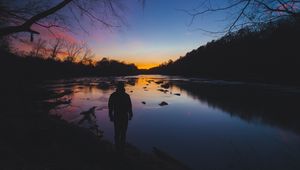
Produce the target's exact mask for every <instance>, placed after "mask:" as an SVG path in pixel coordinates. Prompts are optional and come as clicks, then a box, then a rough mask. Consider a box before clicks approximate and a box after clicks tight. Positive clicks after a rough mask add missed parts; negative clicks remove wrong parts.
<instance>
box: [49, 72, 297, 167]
mask: <svg viewBox="0 0 300 170" xmlns="http://www.w3.org/2000/svg"><path fill="white" fill-rule="evenodd" d="M118 81H124V82H126V87H125V88H126V92H127V93H128V94H129V95H130V97H131V100H132V104H133V114H134V116H133V119H132V120H131V121H130V122H129V126H128V131H127V141H128V142H129V143H131V144H133V145H135V146H136V147H138V148H139V149H141V150H143V151H145V152H151V151H152V148H153V147H157V148H159V149H161V150H162V151H164V152H166V153H168V154H170V155H172V156H173V157H174V158H176V159H178V160H180V161H182V162H183V163H185V164H186V165H188V166H189V167H191V168H192V169H196V170H198V169H231V170H232V169H243V170H246V169H249V170H255V169H278V170H279V169H280V170H281V169H295V170H298V169H300V108H299V105H300V88H299V87H282V86H275V85H265V84H249V83H242V82H226V81H216V80H205V79H199V78H184V77H174V76H173V77H172V76H162V75H139V76H127V77H106V78H81V79H71V80H61V81H54V82H49V83H48V84H47V85H46V86H47V88H49V89H52V90H54V91H57V92H66V91H69V92H70V93H69V94H68V95H67V96H64V97H63V98H65V100H69V101H70V102H69V103H68V104H64V105H59V106H58V107H57V108H55V109H53V110H51V114H56V115H59V116H61V117H62V118H63V119H65V120H67V121H68V122H70V123H74V124H77V125H78V126H83V127H85V128H91V127H93V126H94V125H95V124H96V125H97V126H98V127H99V128H100V129H101V130H103V131H104V134H103V138H105V139H107V140H110V141H112V142H113V135H114V134H113V132H114V131H113V124H112V122H110V121H109V118H108V108H107V102H108V98H109V96H110V94H111V93H112V92H114V90H115V89H114V84H115V83H116V82H118ZM161 102H166V103H167V105H164V106H161V105H159V104H160V103H161ZM92 107H96V108H95V116H96V118H95V119H94V118H93V117H91V119H92V120H91V121H90V120H87V119H84V116H83V115H82V114H80V113H81V112H83V111H87V110H89V109H90V108H92ZM91 129H92V128H91Z"/></svg>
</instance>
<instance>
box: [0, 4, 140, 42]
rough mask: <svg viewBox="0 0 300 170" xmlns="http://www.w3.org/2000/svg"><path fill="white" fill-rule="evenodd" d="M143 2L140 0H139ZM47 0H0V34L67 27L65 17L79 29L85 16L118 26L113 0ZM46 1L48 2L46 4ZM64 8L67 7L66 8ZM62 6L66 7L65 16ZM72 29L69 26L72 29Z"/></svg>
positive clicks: (68, 27)
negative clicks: (35, 28)
mask: <svg viewBox="0 0 300 170" xmlns="http://www.w3.org/2000/svg"><path fill="white" fill-rule="evenodd" d="M139 1H141V2H143V0H139ZM54 3H55V2H51V1H32V0H27V1H25V2H24V1H23V2H22V1H8V0H4V1H1V2H0V23H1V24H0V26H1V27H0V37H1V36H5V35H10V34H14V33H18V32H29V33H31V35H33V34H39V32H37V31H36V30H34V28H33V26H40V27H44V28H47V29H48V30H49V31H51V29H52V28H64V29H68V30H70V23H68V22H67V21H68V19H69V18H72V20H74V21H76V22H77V25H79V26H80V27H81V28H82V29H83V30H85V28H84V27H83V23H82V20H83V19H87V20H89V21H90V22H91V23H92V24H95V23H100V24H101V25H103V26H106V27H118V26H120V25H119V24H118V23H117V22H116V20H114V19H117V20H118V19H119V20H120V19H121V17H120V16H121V15H120V14H119V11H121V10H120V8H122V5H121V4H120V1H116V0H60V2H59V3H57V4H54ZM49 4H50V5H49ZM67 7H68V8H67ZM62 9H68V10H69V13H70V14H71V17H70V16H66V15H65V14H64V13H63V12H61V11H62ZM72 29H73V28H72Z"/></svg>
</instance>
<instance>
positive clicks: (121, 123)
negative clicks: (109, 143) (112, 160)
mask: <svg viewBox="0 0 300 170" xmlns="http://www.w3.org/2000/svg"><path fill="white" fill-rule="evenodd" d="M108 108H109V118H110V121H113V122H114V127H115V145H116V148H117V150H118V151H119V152H123V150H124V146H125V141H126V131H127V126H128V120H131V119H132V115H133V114H132V106H131V100H130V97H129V95H128V94H127V93H126V92H125V88H124V84H123V83H122V82H119V83H118V84H117V88H116V91H115V92H114V93H112V94H111V95H110V97H109V101H108Z"/></svg>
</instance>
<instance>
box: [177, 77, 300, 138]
mask: <svg viewBox="0 0 300 170" xmlns="http://www.w3.org/2000/svg"><path fill="white" fill-rule="evenodd" d="M175 85H176V86H178V87H179V88H181V89H183V90H185V91H186V92H187V93H188V95H191V96H192V97H194V98H197V99H199V100H200V101H202V102H206V103H207V104H208V105H209V106H211V107H215V108H218V109H221V110H223V111H225V112H227V113H229V114H231V115H232V116H238V117H240V118H242V119H244V120H246V121H261V122H263V123H267V124H270V125H273V126H278V127H281V128H286V129H290V130H293V131H295V132H297V133H300V107H299V101H300V92H299V91H296V90H292V89H289V90H288V89H279V88H275V87H273V88H272V87H270V86H260V85H246V84H243V85H241V84H240V85H238V84H212V83H186V82H175Z"/></svg>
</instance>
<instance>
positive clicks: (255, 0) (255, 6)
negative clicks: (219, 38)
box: [181, 0, 300, 33]
mask: <svg viewBox="0 0 300 170" xmlns="http://www.w3.org/2000/svg"><path fill="white" fill-rule="evenodd" d="M216 2H218V1H212V0H204V1H201V4H200V5H199V7H197V8H194V9H192V10H185V9H181V11H184V12H186V13H187V14H189V15H190V16H191V17H192V19H191V24H192V23H193V21H194V20H195V19H196V17H198V16H201V15H205V14H208V13H218V12H222V13H221V14H222V15H224V12H226V13H229V15H227V16H226V18H227V19H228V18H231V19H230V21H229V24H228V26H227V27H226V28H225V29H224V30H223V31H216V32H217V33H222V32H223V33H224V32H231V31H233V30H238V29H240V28H243V27H246V26H253V25H255V26H256V25H259V24H263V23H269V22H273V21H276V20H278V19H280V18H283V17H287V16H291V17H294V18H299V11H300V1H297V0H230V1H229V2H228V4H226V5H224V6H221V7H220V6H218V5H217V3H216ZM199 29H200V30H203V31H207V32H214V31H209V30H204V29H201V28H199Z"/></svg>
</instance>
